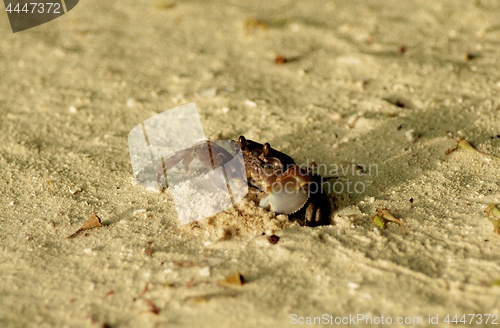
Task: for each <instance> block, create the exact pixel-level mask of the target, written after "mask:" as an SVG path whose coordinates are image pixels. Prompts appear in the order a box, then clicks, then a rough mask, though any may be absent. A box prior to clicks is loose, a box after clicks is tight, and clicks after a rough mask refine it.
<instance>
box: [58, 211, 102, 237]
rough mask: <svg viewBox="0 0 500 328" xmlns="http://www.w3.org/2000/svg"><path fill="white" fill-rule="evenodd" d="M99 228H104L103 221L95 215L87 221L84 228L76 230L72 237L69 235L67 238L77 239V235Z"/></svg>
mask: <svg viewBox="0 0 500 328" xmlns="http://www.w3.org/2000/svg"><path fill="white" fill-rule="evenodd" d="M98 227H102V224H101V219H100V218H99V217H98V216H97V215H96V214H95V213H94V214H92V215H91V216H90V217H89V218H88V219H87V221H85V222H84V223H83V224H82V226H81V227H80V228H79V229H78V230H76V231H75V232H74V233H73V234H72V235H69V236H68V237H66V238H68V239H70V238H74V237H76V235H78V233H80V232H82V231H83V230H88V229H93V228H98Z"/></svg>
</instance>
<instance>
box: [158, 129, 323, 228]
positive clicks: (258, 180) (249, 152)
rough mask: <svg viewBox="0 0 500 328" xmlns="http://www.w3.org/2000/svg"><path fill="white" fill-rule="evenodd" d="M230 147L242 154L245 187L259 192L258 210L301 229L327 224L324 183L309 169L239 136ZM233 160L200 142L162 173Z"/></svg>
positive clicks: (169, 162) (174, 157)
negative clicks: (178, 167)
mask: <svg viewBox="0 0 500 328" xmlns="http://www.w3.org/2000/svg"><path fill="white" fill-rule="evenodd" d="M231 144H232V145H233V146H234V148H235V151H236V152H238V151H241V152H242V155H243V160H244V164H245V170H246V174H247V179H248V185H249V186H250V187H253V188H255V189H257V190H258V191H259V193H260V204H259V205H260V206H261V207H264V208H266V209H268V210H270V211H272V212H275V213H281V214H287V215H289V217H290V219H292V220H296V221H297V222H299V224H301V225H307V226H318V225H326V224H330V214H331V206H330V201H329V199H328V196H327V195H326V193H325V192H324V190H323V188H322V185H323V183H324V182H325V181H326V180H327V179H325V178H323V177H322V176H320V175H318V174H314V173H313V172H311V171H310V170H309V169H308V168H306V169H303V168H300V167H299V166H297V165H296V164H295V161H294V160H293V159H292V158H291V157H290V156H288V155H286V154H284V153H282V152H280V151H277V150H276V149H273V148H272V147H271V146H270V145H269V143H265V144H260V143H258V142H255V141H252V140H248V139H246V138H245V137H243V136H240V137H239V138H238V141H231ZM207 149H208V151H207ZM233 157H234V156H232V155H231V154H230V153H229V152H228V151H227V150H226V149H224V148H222V147H220V146H218V145H217V143H216V142H211V141H201V142H198V143H196V144H195V145H193V146H192V147H190V148H188V149H185V150H182V151H179V152H177V153H175V154H174V155H172V156H170V157H169V158H167V159H166V160H165V162H164V169H165V170H168V169H170V168H171V167H173V166H174V165H176V164H177V163H179V162H180V161H182V162H183V164H184V166H185V167H186V168H188V166H189V164H190V163H191V161H192V160H193V159H197V160H198V161H200V162H201V163H202V164H203V165H205V166H207V167H210V166H212V169H214V168H217V167H220V166H222V165H225V164H226V163H228V162H229V161H230V160H231V159H232V158H233Z"/></svg>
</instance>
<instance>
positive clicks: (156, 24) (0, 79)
mask: <svg viewBox="0 0 500 328" xmlns="http://www.w3.org/2000/svg"><path fill="white" fill-rule="evenodd" d="M8 22H9V20H8V18H7V14H6V13H5V11H2V13H1V14H0V33H1V35H2V38H1V39H0V60H1V61H0V62H1V65H0V140H1V143H0V168H1V174H0V194H1V197H0V326H2V327H289V326H308V327H311V326H318V327H319V326H322V325H323V326H337V327H341V326H343V327H348V326H359V327H386V326H391V327H427V326H432V327H452V326H456V325H455V322H453V320H455V321H457V323H463V322H460V320H461V319H464V318H465V320H466V322H465V326H467V327H491V326H497V325H498V324H500V319H499V318H498V316H499V313H500V253H499V247H500V235H499V234H498V233H495V232H494V226H493V225H492V222H490V221H489V220H488V216H487V213H485V209H486V208H487V206H488V205H489V204H493V205H495V206H496V207H497V208H500V182H499V176H500V165H499V164H500V3H499V2H498V1H494V0H478V1H451V0H439V1H418V0H412V1H396V0H387V1H379V2H371V1H358V0H355V1H343V2H342V1H319V0H312V1H302V2H298V1H297V2H293V1H281V0H280V1H274V2H269V1H260V0H259V1H236V0H232V1H170V0H157V1H142V2H140V1H131V0H124V1H120V2H104V1H96V0H87V1H80V3H79V4H78V5H77V6H76V7H75V8H74V9H73V10H71V11H70V12H68V13H67V14H65V15H63V16H62V17H60V18H57V19H55V20H54V21H51V22H49V23H46V24H43V25H41V26H38V27H35V28H32V29H29V30H26V31H23V32H19V33H12V31H11V29H10V26H9V25H8ZM191 102H195V103H196V105H197V107H198V110H199V115H200V119H201V123H202V125H203V130H204V133H205V135H206V137H207V138H209V139H224V140H231V139H237V138H238V136H240V135H244V136H246V137H247V138H248V139H251V140H255V141H258V142H261V143H264V142H269V143H270V144H271V145H272V146H273V147H275V148H276V149H278V150H280V151H282V152H284V153H286V154H288V155H290V156H291V157H293V158H294V159H295V161H296V162H297V163H300V164H302V163H305V164H310V163H312V162H315V163H316V164H318V165H322V166H320V167H323V168H328V169H329V170H333V171H335V172H333V173H334V175H337V178H336V179H335V180H333V181H332V183H331V184H330V186H333V183H334V182H337V183H336V184H335V187H336V188H335V189H333V187H332V189H331V190H330V193H329V198H330V201H331V202H332V205H334V207H335V210H334V211H333V212H332V215H331V222H332V224H331V225H326V226H321V227H305V226H300V225H298V224H297V223H296V222H291V221H290V220H289V219H288V217H287V216H286V215H277V214H275V213H272V212H269V211H267V210H265V209H263V208H260V207H259V206H258V205H257V204H256V203H255V201H253V200H252V199H245V200H244V201H243V202H242V203H241V204H240V205H239V206H238V208H229V209H227V210H226V211H224V212H222V213H219V214H217V215H215V216H214V217H211V218H207V219H204V220H201V221H199V222H195V223H194V224H188V225H182V226H181V225H179V220H178V218H177V212H176V208H175V204H174V201H173V197H172V194H171V193H170V191H169V190H168V189H167V190H166V191H164V192H161V193H155V192H151V191H148V190H146V188H144V187H142V186H139V185H136V184H134V183H133V182H134V177H133V173H132V167H131V162H130V154H129V148H128V139H127V137H128V134H129V132H130V131H131V129H132V128H134V126H137V125H138V124H140V123H141V122H143V121H144V120H147V119H148V118H150V117H152V116H154V115H157V114H159V113H162V112H164V111H166V110H168V109H171V108H174V107H176V106H180V105H183V104H187V103H191ZM460 140H466V141H467V142H468V143H470V145H471V146H472V147H474V149H469V148H468V147H464V145H465V146H467V144H465V142H464V141H463V142H461V143H459V141H460ZM457 144H458V147H457ZM455 148H457V149H455ZM330 173H331V172H330ZM202 205H203V204H200V206H202ZM381 209H387V210H388V212H390V213H391V214H392V215H393V216H394V217H395V218H397V219H399V220H400V221H399V223H402V224H404V227H405V229H406V231H407V234H405V233H404V230H403V228H402V226H401V225H400V224H399V223H398V222H393V221H386V222H385V228H383V227H381V226H379V225H377V224H376V223H377V222H378V221H377V220H373V217H374V216H375V215H376V214H377V212H378V211H379V210H381ZM490 209H491V207H490ZM93 214H96V215H97V216H98V217H99V218H100V219H101V221H102V222H101V223H102V226H101V227H95V228H92V229H88V230H84V231H80V232H79V233H77V234H76V235H74V236H73V237H72V238H67V237H68V236H70V235H72V234H73V233H75V232H76V231H77V230H78V229H79V228H80V227H81V226H82V224H83V223H84V222H85V221H86V220H87V219H88V218H89V217H91V216H92V215H93ZM489 218H490V219H491V220H492V221H494V220H495V218H494V216H491V215H490V217H489ZM498 220H500V218H498ZM455 315H457V316H456V317H455ZM463 315H465V317H463ZM480 315H481V316H480ZM454 317H455V319H453V318H454ZM318 318H319V319H318ZM353 318H356V321H352V320H353ZM486 318H488V321H487V320H486ZM495 318H496V321H495ZM315 320H316V321H315ZM346 320H347V321H346ZM354 322H355V323H356V325H354ZM309 323H311V324H310V325H306V324H309ZM313 324H314V325H313Z"/></svg>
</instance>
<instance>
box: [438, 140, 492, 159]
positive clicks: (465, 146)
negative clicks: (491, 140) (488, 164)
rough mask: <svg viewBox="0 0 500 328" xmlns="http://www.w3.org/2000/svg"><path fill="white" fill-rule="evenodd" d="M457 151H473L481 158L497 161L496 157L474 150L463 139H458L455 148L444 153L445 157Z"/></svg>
mask: <svg viewBox="0 0 500 328" xmlns="http://www.w3.org/2000/svg"><path fill="white" fill-rule="evenodd" d="M457 149H462V150H468V151H473V152H475V153H476V154H479V155H481V156H486V157H489V158H493V159H498V157H496V156H493V155H490V154H486V153H483V152H481V151H479V150H477V149H476V148H474V146H472V145H471V143H470V142H468V141H467V140H465V139H464V138H460V139H458V140H457V145H456V146H455V148H451V149H448V150H447V151H446V152H445V155H449V154H451V153H452V152H454V151H455V150H457Z"/></svg>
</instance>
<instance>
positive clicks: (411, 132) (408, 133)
mask: <svg viewBox="0 0 500 328" xmlns="http://www.w3.org/2000/svg"><path fill="white" fill-rule="evenodd" d="M405 137H406V139H408V141H409V142H411V143H415V142H416V141H417V139H418V137H419V135H418V134H417V133H415V130H413V129H411V130H408V131H406V132H405Z"/></svg>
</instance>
